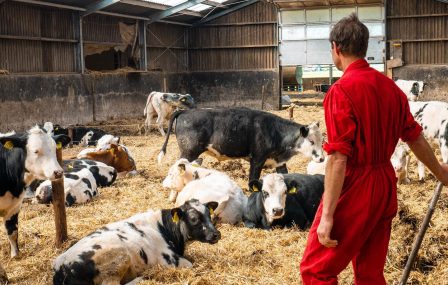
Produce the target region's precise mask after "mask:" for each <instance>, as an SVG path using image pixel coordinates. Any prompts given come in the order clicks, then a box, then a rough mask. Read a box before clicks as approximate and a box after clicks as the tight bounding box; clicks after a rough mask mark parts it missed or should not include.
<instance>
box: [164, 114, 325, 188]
mask: <svg viewBox="0 0 448 285" xmlns="http://www.w3.org/2000/svg"><path fill="white" fill-rule="evenodd" d="M175 119H177V123H176V138H177V143H178V145H179V148H180V153H181V157H182V158H186V159H187V160H188V161H193V160H195V159H197V158H198V157H199V155H200V154H202V153H203V152H207V154H210V155H212V156H214V157H216V158H217V159H218V160H223V159H229V158H245V159H247V160H249V161H250V173H249V180H254V179H258V178H259V177H260V174H261V170H262V168H263V167H270V168H276V170H277V172H282V173H286V172H287V168H286V162H287V161H288V160H289V159H290V158H291V157H292V156H294V155H295V154H297V153H299V152H301V153H302V154H304V155H305V156H307V157H312V158H313V159H314V160H316V161H323V160H324V157H323V151H322V134H321V132H320V130H319V124H318V123H312V124H311V125H309V126H304V125H300V124H297V123H295V122H292V121H289V120H285V119H282V118H280V117H278V116H275V115H273V114H270V113H267V112H263V111H257V110H251V109H247V108H228V109H227V108H225V109H215V110H213V109H200V110H185V111H178V112H176V113H174V114H173V116H172V117H171V120H170V124H169V128H168V135H167V136H166V140H165V143H164V144H163V147H162V150H161V151H160V153H159V156H158V161H159V163H161V161H162V159H163V156H164V155H165V153H166V147H167V145H168V139H169V136H170V133H171V129H172V126H173V122H174V120H175Z"/></svg>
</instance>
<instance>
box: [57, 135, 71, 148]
mask: <svg viewBox="0 0 448 285" xmlns="http://www.w3.org/2000/svg"><path fill="white" fill-rule="evenodd" d="M53 139H54V141H55V142H56V145H57V146H58V148H63V147H65V146H66V145H68V143H69V142H70V141H71V139H70V137H69V136H67V135H56V136H53Z"/></svg>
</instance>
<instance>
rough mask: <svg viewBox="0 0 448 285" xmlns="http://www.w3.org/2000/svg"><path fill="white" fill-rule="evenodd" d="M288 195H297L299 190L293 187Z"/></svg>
mask: <svg viewBox="0 0 448 285" xmlns="http://www.w3.org/2000/svg"><path fill="white" fill-rule="evenodd" d="M288 193H289V194H295V193H297V188H296V187H292V188H291V189H289V191H288Z"/></svg>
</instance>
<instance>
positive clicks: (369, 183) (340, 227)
mask: <svg viewBox="0 0 448 285" xmlns="http://www.w3.org/2000/svg"><path fill="white" fill-rule="evenodd" d="M363 178H364V179H358V181H359V182H361V181H362V185H351V186H352V187H350V189H349V190H347V191H345V192H343V193H342V195H341V197H340V199H339V201H338V205H337V207H336V211H335V213H334V224H333V229H332V232H331V238H332V239H336V240H337V241H338V245H337V246H336V247H335V248H326V247H324V246H322V245H321V244H320V243H319V240H318V237H317V233H316V230H317V227H318V225H319V222H320V219H321V215H322V203H321V205H320V206H319V209H318V211H317V213H316V218H315V220H314V222H313V225H312V227H311V229H310V233H309V236H308V243H307V247H306V249H305V253H304V255H303V258H302V262H301V265H300V270H301V276H302V281H303V283H304V284H305V285H308V284H312V285H314V284H337V275H338V274H339V273H340V272H341V271H342V270H344V269H345V268H346V267H347V265H348V264H349V263H350V261H351V260H352V259H354V258H355V257H357V260H356V267H357V269H356V271H357V276H359V279H357V280H358V281H357V284H358V285H361V284H373V283H364V281H363V280H364V278H366V280H367V279H369V278H374V279H375V280H380V282H379V283H375V284H384V283H383V282H384V277H383V267H384V260H385V258H386V253H387V244H388V242H389V237H390V221H391V220H392V218H393V217H394V216H395V213H396V205H397V203H396V192H395V189H394V188H395V186H390V185H391V184H392V183H394V182H395V181H394V180H393V179H387V178H386V179H378V178H376V177H375V176H374V175H372V176H370V177H367V178H366V177H363ZM369 178H370V179H369ZM354 184H357V183H356V182H354ZM392 185H393V184H392ZM378 242H381V243H380V244H378ZM372 252H374V254H372ZM372 255H373V256H375V258H373V259H372ZM372 267H374V269H373V270H372ZM374 276H376V277H374Z"/></svg>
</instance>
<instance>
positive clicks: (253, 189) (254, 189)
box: [252, 185, 260, 192]
mask: <svg viewBox="0 0 448 285" xmlns="http://www.w3.org/2000/svg"><path fill="white" fill-rule="evenodd" d="M252 191H254V192H258V191H260V190H259V189H258V187H257V186H256V185H254V186H252Z"/></svg>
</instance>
